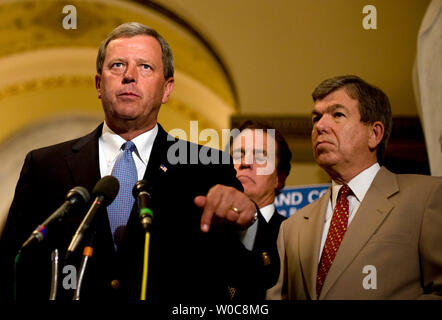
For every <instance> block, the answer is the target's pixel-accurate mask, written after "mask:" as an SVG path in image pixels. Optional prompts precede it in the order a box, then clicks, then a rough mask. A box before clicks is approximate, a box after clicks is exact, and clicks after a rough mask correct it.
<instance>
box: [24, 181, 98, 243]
mask: <svg viewBox="0 0 442 320" xmlns="http://www.w3.org/2000/svg"><path fill="white" fill-rule="evenodd" d="M89 198H90V196H89V192H88V191H87V190H86V189H85V188H83V187H75V188H72V189H71V190H70V191H69V192H68V194H67V195H66V198H65V202H64V203H63V204H62V205H61V206H60V207H59V208H58V209H57V210H55V211H54V213H52V214H51V215H50V216H49V217H48V218H47V219H46V220H45V221H44V222H43V223H42V224H41V225H39V226H38V227H37V228H36V229H35V230H34V231H33V232H32V234H31V235H30V236H29V238H28V240H26V241H25V242H24V243H23V245H22V247H21V248H22V249H23V248H25V247H28V246H29V245H31V244H32V243H34V242H42V241H43V240H44V239H45V238H46V237H47V234H48V230H47V229H48V227H49V226H50V225H51V224H52V223H54V222H55V221H58V222H60V221H61V220H62V219H63V217H64V216H65V214H66V213H68V212H69V211H71V210H72V208H75V207H79V206H81V205H85V204H86V203H87V202H88V201H89Z"/></svg>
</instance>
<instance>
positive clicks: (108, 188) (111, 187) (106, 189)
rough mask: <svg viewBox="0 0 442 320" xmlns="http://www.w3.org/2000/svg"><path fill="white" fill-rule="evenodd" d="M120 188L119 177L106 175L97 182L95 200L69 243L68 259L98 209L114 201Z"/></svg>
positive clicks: (93, 191)
mask: <svg viewBox="0 0 442 320" xmlns="http://www.w3.org/2000/svg"><path fill="white" fill-rule="evenodd" d="M118 189H120V184H119V182H118V180H117V178H115V177H113V176H105V177H103V178H101V179H100V180H99V181H98V182H97V184H96V185H95V187H94V189H93V190H92V195H93V196H95V200H94V202H93V203H92V205H91V207H90V209H89V211H88V212H87V213H86V215H85V217H84V218H83V221H81V224H80V226H79V227H78V229H77V231H76V232H75V234H74V236H73V237H72V241H71V244H70V245H69V247H68V251H67V252H66V258H65V259H66V260H67V259H68V256H69V255H70V254H72V253H73V252H74V251H75V250H76V249H77V248H78V246H79V244H80V242H81V240H82V238H83V236H84V234H85V233H86V231H87V230H88V229H89V226H90V225H91V223H92V220H93V219H94V217H95V214H96V213H97V211H98V210H99V209H100V207H101V206H102V205H104V206H107V205H109V204H110V203H111V202H112V201H114V199H115V197H116V196H117V193H118Z"/></svg>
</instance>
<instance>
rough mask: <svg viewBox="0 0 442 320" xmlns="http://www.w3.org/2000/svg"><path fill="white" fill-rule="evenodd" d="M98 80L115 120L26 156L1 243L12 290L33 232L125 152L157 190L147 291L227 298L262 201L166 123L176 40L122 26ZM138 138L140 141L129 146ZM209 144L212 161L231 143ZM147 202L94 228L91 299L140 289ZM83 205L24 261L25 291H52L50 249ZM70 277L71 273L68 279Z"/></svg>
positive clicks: (134, 295)
mask: <svg viewBox="0 0 442 320" xmlns="http://www.w3.org/2000/svg"><path fill="white" fill-rule="evenodd" d="M95 80H96V81H95V83H96V88H97V92H98V97H99V98H100V99H101V100H102V104H103V109H104V115H105V120H104V123H103V124H101V125H100V126H98V128H97V129H96V130H94V131H93V132H92V133H90V134H88V135H86V136H84V137H82V138H79V139H76V140H72V141H68V142H64V143H61V144H57V145H54V146H50V147H46V148H42V149H38V150H34V151H31V152H30V153H29V154H28V155H27V157H26V160H25V163H24V166H23V169H22V172H21V174H20V178H19V181H18V184H17V187H16V191H15V196H14V200H13V203H12V205H11V208H10V212H9V216H8V219H7V222H6V225H5V229H4V232H3V234H2V239H1V243H0V250H1V252H2V262H1V267H2V270H1V274H2V277H5V278H4V279H3V281H2V293H3V294H5V295H6V296H7V297H11V295H12V294H11V293H12V286H13V283H12V282H13V281H12V274H13V267H14V256H15V255H16V253H17V251H18V250H19V248H20V246H21V245H22V243H23V242H24V241H25V240H26V238H27V237H28V236H29V235H30V234H31V232H32V231H33V229H34V228H35V227H36V226H37V225H38V224H40V223H41V222H42V221H44V220H45V219H46V217H48V216H49V215H50V214H51V213H52V212H54V210H56V209H57V207H59V206H60V205H61V204H62V203H63V201H64V198H65V196H66V194H67V192H68V191H69V190H70V189H71V188H73V187H75V186H83V187H85V188H86V189H87V190H88V191H89V192H91V191H92V189H93V187H94V185H95V184H96V182H97V181H98V180H99V179H100V178H101V177H103V176H106V175H110V174H114V172H115V168H114V164H115V167H116V163H120V161H121V159H123V158H124V157H126V160H127V159H130V164H131V165H133V166H134V168H135V169H134V170H132V171H133V174H134V175H135V180H137V179H138V180H141V179H145V180H146V181H147V182H148V184H149V187H150V192H151V195H152V209H153V212H154V219H153V223H152V228H151V241H150V251H149V276H148V285H147V288H148V289H147V299H148V300H151V301H203V300H209V301H211V300H213V299H224V298H226V297H228V284H229V281H230V280H229V279H230V276H231V273H230V272H234V271H236V272H241V266H237V265H236V263H237V262H236V261H233V259H231V254H232V252H235V250H236V248H237V247H238V246H240V245H241V244H240V242H239V239H238V238H237V236H236V235H237V230H236V229H237V228H238V227H239V228H244V227H247V226H248V225H250V224H251V222H252V221H253V219H254V214H255V211H256V207H255V205H254V204H253V202H252V201H251V200H250V199H248V197H247V196H245V195H244V194H243V193H242V192H240V191H239V190H241V189H242V188H241V185H240V183H239V182H238V180H237V179H236V178H235V171H234V169H233V166H232V164H223V163H220V164H217V163H215V164H208V165H203V164H201V163H197V164H189V158H190V152H192V151H194V150H195V148H194V147H195V146H192V145H191V144H190V143H188V142H185V141H181V140H177V139H175V138H173V137H171V136H169V135H168V134H167V133H166V132H165V131H164V130H163V129H162V127H161V126H160V125H159V124H158V123H157V117H158V112H159V109H160V106H161V104H163V103H166V102H167V101H168V99H169V96H170V94H171V92H172V90H173V86H174V78H173V57H172V52H171V49H170V47H169V45H168V44H167V42H166V41H165V40H164V39H163V38H162V37H161V36H160V35H159V34H158V33H157V32H156V31H155V30H153V29H150V28H148V27H146V26H144V25H141V24H139V23H126V24H123V25H121V26H119V27H117V28H116V29H114V30H113V31H112V32H111V33H110V34H109V36H108V37H107V38H106V39H105V40H104V41H103V43H102V44H101V46H100V49H99V52H98V56H97V75H96V78H95ZM128 145H131V149H129V150H126V149H124V148H125V146H128ZM177 146H178V147H179V148H177ZM201 148H202V147H200V146H197V150H198V151H201V152H199V154H202V153H204V154H209V155H213V154H214V153H215V155H213V157H211V159H215V158H217V159H219V160H220V161H222V159H225V157H223V155H222V153H221V152H218V151H216V150H210V149H204V150H201ZM172 149H173V150H179V151H183V150H185V151H187V152H186V153H185V154H184V156H183V154H181V155H177V154H172V153H170V152H169V151H170V150H172ZM177 159H179V161H178V163H177V162H176V160H177ZM131 174H132V173H131ZM125 178H126V176H124V175H123V178H122V179H123V180H124V179H125ZM123 180H120V193H121V190H122V184H123ZM132 186H133V182H132V183H131V185H130V187H132ZM117 199H118V196H117ZM115 201H116V200H115ZM132 201H134V199H132ZM130 203H132V202H130ZM130 206H132V205H131V204H130ZM137 209H138V208H137V205H136V204H135V205H134V207H133V208H132V211H131V212H130V208H129V212H128V213H127V217H126V220H127V221H124V220H123V221H124V222H123V223H121V219H124V218H123V216H122V215H121V216H119V214H120V212H119V211H118V210H117V213H116V215H117V216H118V219H116V221H114V220H115V219H114V216H112V215H111V211H110V209H108V210H107V211H108V212H107V211H106V209H102V210H101V211H100V212H98V214H97V215H96V217H95V219H94V221H93V226H92V230H93V231H94V233H95V235H94V236H93V237H92V235H88V237H86V238H87V240H90V241H92V240H91V239H93V242H92V246H93V247H94V255H93V256H92V258H91V259H90V263H89V265H88V269H87V270H86V274H85V279H84V283H83V287H82V291H81V296H80V297H81V298H82V299H138V298H139V297H140V282H141V271H142V270H141V269H142V265H143V263H142V261H143V246H144V232H143V230H142V228H141V224H140V221H139V218H138V212H137V211H138V210H137ZM84 212H85V209H83V210H77V212H73V213H72V214H70V215H68V216H67V217H65V219H64V220H63V221H62V222H61V223H60V224H58V225H57V226H56V227H54V228H52V229H51V230H49V231H50V232H49V233H48V238H47V239H46V240H45V242H44V243H43V244H42V245H35V246H32V247H30V248H28V249H26V250H24V251H23V252H22V253H21V256H20V259H19V261H18V262H17V263H16V283H15V286H16V294H17V298H23V299H43V300H46V299H47V298H48V295H49V284H50V279H51V273H50V270H51V268H50V267H51V263H50V254H51V252H52V251H53V250H54V249H55V248H57V249H58V250H59V251H60V257H63V256H64V253H65V251H66V249H67V247H68V245H69V242H70V240H71V238H72V235H73V234H74V232H75V230H76V228H77V227H78V225H79V223H80V222H81V220H82V219H83V216H84ZM225 222H227V223H225ZM121 230H123V231H122V232H123V236H122V237H120V233H121V232H120V231H121ZM91 234H92V232H91ZM85 244H87V242H86V241H85V242H83V246H84V245H85ZM80 253H81V252H80ZM80 258H81V257H80V254H77V255H74V256H73V257H72V259H70V260H69V261H67V262H66V263H69V264H71V265H74V266H76V267H78V265H79V259H80ZM245 271H247V270H245ZM66 276H67V274H65V273H63V274H60V277H61V280H65V278H66ZM61 280H60V288H59V295H58V297H59V298H67V299H69V298H72V294H73V291H72V290H70V289H69V288H68V289H66V288H65V286H64V285H62V283H63V281H61Z"/></svg>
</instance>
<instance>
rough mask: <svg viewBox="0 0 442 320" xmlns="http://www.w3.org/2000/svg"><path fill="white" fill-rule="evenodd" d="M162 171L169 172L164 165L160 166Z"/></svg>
mask: <svg viewBox="0 0 442 320" xmlns="http://www.w3.org/2000/svg"><path fill="white" fill-rule="evenodd" d="M160 169H161V170H163V172H167V167H166V166H165V165H164V164H160Z"/></svg>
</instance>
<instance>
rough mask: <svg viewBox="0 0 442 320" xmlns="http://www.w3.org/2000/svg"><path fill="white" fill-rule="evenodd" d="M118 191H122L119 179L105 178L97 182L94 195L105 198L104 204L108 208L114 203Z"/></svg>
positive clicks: (93, 191)
mask: <svg viewBox="0 0 442 320" xmlns="http://www.w3.org/2000/svg"><path fill="white" fill-rule="evenodd" d="M118 189H120V183H119V182H118V180H117V178H115V177H114V176H104V177H103V178H101V179H100V180H99V181H98V182H97V184H96V185H95V187H94V189H93V190H92V194H93V195H95V196H103V197H104V199H103V204H104V205H106V206H107V205H108V204H109V203H111V202H112V201H114V199H115V197H116V196H117V194H118Z"/></svg>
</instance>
